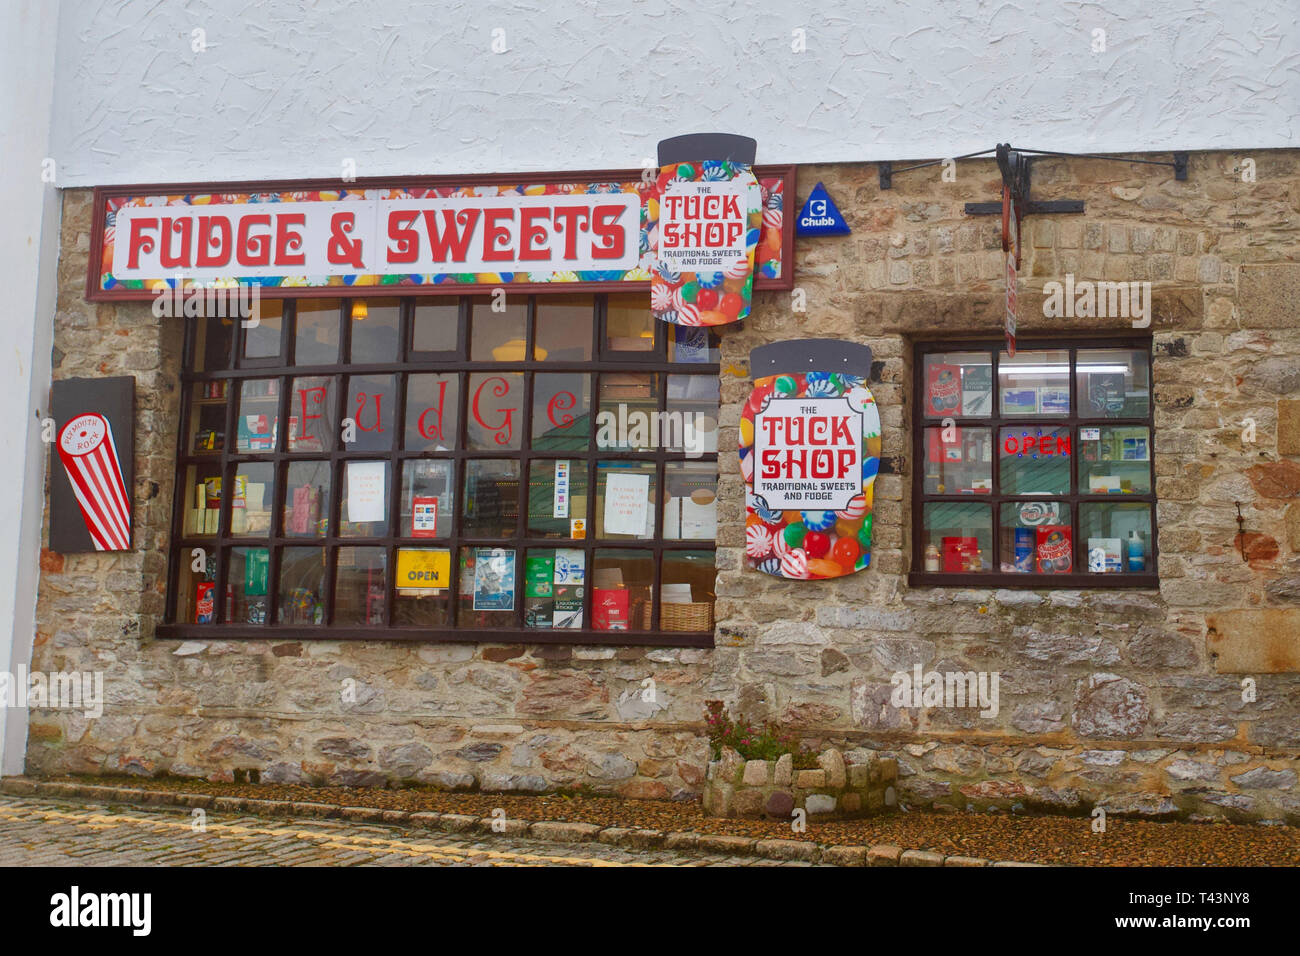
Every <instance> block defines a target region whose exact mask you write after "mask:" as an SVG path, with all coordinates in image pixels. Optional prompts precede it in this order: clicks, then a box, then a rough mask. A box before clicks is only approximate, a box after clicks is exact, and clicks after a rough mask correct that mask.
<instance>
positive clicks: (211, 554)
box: [176, 548, 217, 624]
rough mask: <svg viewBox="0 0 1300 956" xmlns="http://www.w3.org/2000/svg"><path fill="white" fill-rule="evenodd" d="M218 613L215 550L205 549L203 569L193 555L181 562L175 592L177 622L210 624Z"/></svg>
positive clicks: (214, 620)
mask: <svg viewBox="0 0 1300 956" xmlns="http://www.w3.org/2000/svg"><path fill="white" fill-rule="evenodd" d="M216 612H217V549H216V548H210V549H208V550H207V552H206V556H205V559H204V564H203V569H202V570H200V571H195V570H194V562H193V559H192V558H189V557H188V556H187V558H186V560H184V561H181V562H180V593H179V594H177V595H176V622H177V623H178V624H213V623H215V622H216Z"/></svg>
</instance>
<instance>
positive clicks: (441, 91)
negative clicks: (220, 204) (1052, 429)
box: [54, 0, 1300, 186]
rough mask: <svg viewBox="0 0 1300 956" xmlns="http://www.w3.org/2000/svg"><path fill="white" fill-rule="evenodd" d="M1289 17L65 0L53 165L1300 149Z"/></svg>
mask: <svg viewBox="0 0 1300 956" xmlns="http://www.w3.org/2000/svg"><path fill="white" fill-rule="evenodd" d="M1298 19H1300V2H1297V0H1141V2H1138V0H1097V2H1068V0H892V2H881V0H815V2H814V0H751V2H731V3H716V2H708V0H518V2H499V0H468V2H459V0H446V2H438V3H417V2H410V0H367V2H365V3H358V2H355V0H257V2H254V3H234V2H231V0H190V2H186V3H180V2H175V0H168V2H162V3H159V2H152V0H149V2H145V0H129V2H126V3H122V2H112V0H65V2H64V3H63V11H62V18H61V22H60V28H59V53H60V57H61V58H62V59H61V63H62V64H64V65H65V66H64V68H62V69H61V70H60V73H59V76H58V77H57V83H56V97H55V103H56V117H55V126H54V151H55V154H56V155H58V156H59V157H60V158H61V162H62V167H63V170H64V174H63V175H64V179H63V184H64V185H76V186H89V185H94V184H101V183H102V184H108V183H130V182H181V181H186V180H189V181H194V180H236V179H281V178H302V177H327V178H330V177H336V176H339V175H340V174H341V172H342V170H343V163H344V161H345V160H346V159H352V160H354V161H355V163H356V171H357V175H359V176H378V175H409V174H419V173H470V172H486V171H493V172H506V171H514V170H540V169H600V168H625V167H635V166H640V165H641V164H642V160H643V158H644V157H648V156H651V155H653V152H654V146H655V143H656V142H657V141H658V140H659V139H660V138H662V137H664V136H668V135H674V134H677V133H683V132H697V131H702V130H721V131H728V132H740V133H745V134H748V135H751V136H754V137H755V138H756V139H757V140H758V143H759V154H758V155H759V161H760V162H801V163H802V162H834V161H848V160H881V159H915V158H939V157H944V156H952V155H958V154H961V153H965V152H972V151H975V150H980V149H985V148H990V147H992V146H993V145H994V144H995V143H996V142H999V141H1009V142H1012V143H1013V144H1015V145H1018V146H1025V147H1035V148H1039V149H1053V150H1075V151H1084V152H1107V151H1148V150H1150V151H1154V150H1173V149H1216V148H1241V147H1250V148H1264V147H1284V146H1295V145H1296V143H1297V132H1298V131H1300V118H1298V117H1297V111H1298V110H1297V99H1298V98H1300V97H1298V90H1300V24H1298ZM796 30H802V31H803V34H802V37H803V40H804V42H805V43H806V51H805V52H801V53H796V52H794V51H793V50H792V43H794V42H795V40H796V34H795V33H794V31H796ZM1098 30H1100V31H1104V34H1105V35H1104V47H1105V48H1104V50H1098V51H1096V52H1094V46H1095V45H1100V41H1102V39H1103V38H1102V37H1101V35H1100V34H1094V31H1098ZM195 31H202V34H198V33H196V32H195ZM494 31H504V33H496V34H494ZM199 40H202V42H203V43H204V44H205V45H206V48H205V49H204V50H202V51H201V52H195V50H194V46H195V45H197V43H198V41H199ZM494 40H495V41H496V42H497V45H498V46H500V45H501V44H502V43H504V46H505V48H506V52H502V53H494V52H493V43H494Z"/></svg>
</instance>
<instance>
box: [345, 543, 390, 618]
mask: <svg viewBox="0 0 1300 956" xmlns="http://www.w3.org/2000/svg"><path fill="white" fill-rule="evenodd" d="M387 594H388V552H387V551H386V550H385V549H384V548H339V549H338V568H337V571H336V573H335V575H334V623H335V624H354V625H355V624H362V625H374V624H383V623H384V601H385V600H386V599H387Z"/></svg>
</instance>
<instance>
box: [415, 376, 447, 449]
mask: <svg viewBox="0 0 1300 956" xmlns="http://www.w3.org/2000/svg"><path fill="white" fill-rule="evenodd" d="M446 399H447V383H446V382H439V383H438V405H437V407H436V409H435V407H434V406H433V405H430V406H429V407H428V408H426V409H425V410H424V411H422V412H420V417H419V418H418V419H417V420H416V422H415V427H416V428H417V429H418V430H419V432H420V437H421V438H428V439H430V440H434V439H436V440H437V441H442V440H443V437H442V408H443V403H444V402H445V401H446ZM432 411H436V412H437V414H438V424H436V425H425V423H424V419H425V416H426V415H428V414H429V413H430V412H432Z"/></svg>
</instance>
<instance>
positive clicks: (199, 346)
mask: <svg viewBox="0 0 1300 956" xmlns="http://www.w3.org/2000/svg"><path fill="white" fill-rule="evenodd" d="M193 322H194V371H196V372H216V371H221V370H222V369H227V368H230V346H231V345H232V343H233V342H234V340H235V320H234V319H218V318H207V319H194V320H193Z"/></svg>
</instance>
